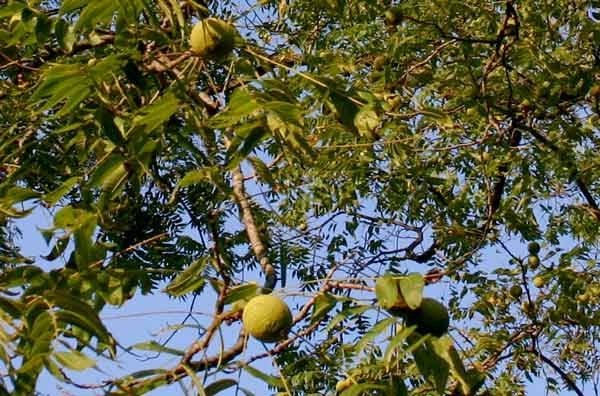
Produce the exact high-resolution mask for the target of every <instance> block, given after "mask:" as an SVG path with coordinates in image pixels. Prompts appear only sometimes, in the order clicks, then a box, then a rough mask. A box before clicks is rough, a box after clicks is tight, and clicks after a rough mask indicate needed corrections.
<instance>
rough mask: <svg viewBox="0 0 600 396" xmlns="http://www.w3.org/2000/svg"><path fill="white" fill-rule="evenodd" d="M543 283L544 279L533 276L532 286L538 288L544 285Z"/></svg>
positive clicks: (544, 282)
mask: <svg viewBox="0 0 600 396" xmlns="http://www.w3.org/2000/svg"><path fill="white" fill-rule="evenodd" d="M545 284H546V281H545V280H544V278H542V277H541V276H536V277H535V278H533V286H535V287H537V288H538V289H539V288H541V287H544V285H545Z"/></svg>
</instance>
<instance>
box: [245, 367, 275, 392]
mask: <svg viewBox="0 0 600 396" xmlns="http://www.w3.org/2000/svg"><path fill="white" fill-rule="evenodd" d="M244 370H246V371H247V372H248V374H250V375H251V376H253V377H255V378H258V379H259V380H261V381H263V382H265V383H267V384H269V385H271V386H273V387H275V388H282V387H283V381H282V380H281V378H279V377H274V376H272V375H269V374H266V373H263V372H262V371H260V370H257V369H255V368H254V367H252V366H248V365H246V366H244Z"/></svg>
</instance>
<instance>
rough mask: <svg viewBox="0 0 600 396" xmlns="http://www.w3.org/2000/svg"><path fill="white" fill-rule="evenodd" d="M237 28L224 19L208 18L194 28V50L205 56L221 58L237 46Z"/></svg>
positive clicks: (192, 38) (191, 40) (192, 43)
mask: <svg viewBox="0 0 600 396" xmlns="http://www.w3.org/2000/svg"><path fill="white" fill-rule="evenodd" d="M237 34H238V32H237V30H236V28H235V27H234V26H233V25H231V24H230V23H227V22H226V21H224V20H222V19H217V18H206V19H203V20H201V21H200V22H198V23H197V24H196V25H195V26H194V28H193V29H192V34H191V35H190V45H191V47H192V51H193V52H194V53H195V54H196V55H198V56H201V57H203V58H221V57H223V56H226V55H228V54H229V53H230V52H231V51H232V50H233V48H234V47H235V38H236V36H237Z"/></svg>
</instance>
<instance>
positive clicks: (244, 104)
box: [207, 88, 261, 128]
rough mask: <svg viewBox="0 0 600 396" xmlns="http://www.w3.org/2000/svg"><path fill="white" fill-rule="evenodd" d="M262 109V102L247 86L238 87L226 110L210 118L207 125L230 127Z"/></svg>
mask: <svg viewBox="0 0 600 396" xmlns="http://www.w3.org/2000/svg"><path fill="white" fill-rule="evenodd" d="M259 110H261V105H260V103H259V102H258V101H257V100H256V99H255V98H254V97H253V96H252V95H251V94H250V92H249V91H248V89H246V88H238V89H236V90H235V91H234V92H233V94H232V95H231V98H230V99H229V104H228V106H227V109H226V110H225V111H222V112H220V113H219V114H217V115H216V116H214V117H212V118H211V119H210V120H208V123H207V126H209V127H211V128H228V127H231V126H234V125H236V124H238V123H240V121H242V119H243V118H245V117H247V116H249V115H251V114H253V113H255V112H258V111H259Z"/></svg>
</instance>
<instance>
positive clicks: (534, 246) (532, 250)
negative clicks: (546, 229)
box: [527, 242, 540, 255]
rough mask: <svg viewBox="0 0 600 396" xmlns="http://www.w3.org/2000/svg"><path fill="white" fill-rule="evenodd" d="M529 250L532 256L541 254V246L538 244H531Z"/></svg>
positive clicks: (528, 246)
mask: <svg viewBox="0 0 600 396" xmlns="http://www.w3.org/2000/svg"><path fill="white" fill-rule="evenodd" d="M527 250H528V251H529V253H530V254H532V255H536V254H538V253H539V252H540V244H539V243H537V242H530V243H529V244H528V245H527Z"/></svg>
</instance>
